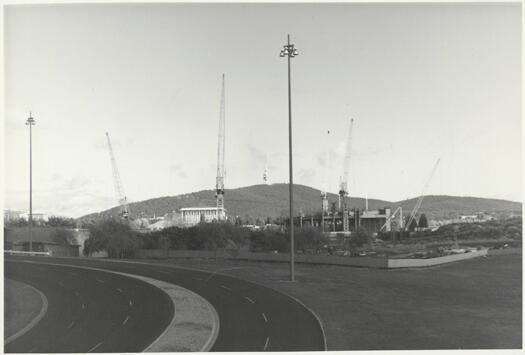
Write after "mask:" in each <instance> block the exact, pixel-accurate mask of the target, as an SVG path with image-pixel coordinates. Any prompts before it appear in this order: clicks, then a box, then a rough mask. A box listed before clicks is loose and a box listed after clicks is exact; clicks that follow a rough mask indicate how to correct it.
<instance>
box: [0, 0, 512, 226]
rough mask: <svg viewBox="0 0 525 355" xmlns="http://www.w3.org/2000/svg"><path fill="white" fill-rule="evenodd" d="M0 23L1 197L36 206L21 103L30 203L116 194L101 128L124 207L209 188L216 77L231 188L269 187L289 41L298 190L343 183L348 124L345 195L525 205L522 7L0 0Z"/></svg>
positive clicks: (99, 206)
mask: <svg viewBox="0 0 525 355" xmlns="http://www.w3.org/2000/svg"><path fill="white" fill-rule="evenodd" d="M4 16H5V18H4V30H5V31H4V36H5V37H4V65H5V66H4V70H5V78H4V90H5V97H4V104H5V107H4V113H5V115H4V122H3V137H4V168H5V169H4V171H5V173H4V185H5V186H4V207H5V208H12V209H20V210H28V205H29V132H28V130H29V129H28V126H26V125H25V120H26V119H27V117H28V115H29V112H30V111H32V115H33V117H34V118H35V120H36V125H35V126H34V127H33V141H32V143H33V211H34V212H44V213H48V214H55V215H63V216H72V217H78V216H81V215H84V214H87V213H91V212H97V211H101V210H104V209H107V208H110V207H112V206H115V205H116V204H117V197H116V194H115V189H114V185H113V175H112V170H111V164H110V158H109V153H108V147H107V143H106V137H105V132H108V133H109V135H110V137H111V143H112V145H113V151H114V154H115V157H116V161H117V165H118V170H119V172H120V176H121V178H122V185H123V188H124V191H125V194H126V196H127V198H128V200H129V201H141V200H144V199H149V198H154V197H161V196H172V195H178V194H184V193H189V192H193V191H199V190H203V189H213V188H214V187H215V174H216V169H217V168H216V164H217V162H216V160H217V153H216V151H217V140H218V137H217V135H218V125H219V111H220V110H219V109H220V94H221V93H220V90H221V76H222V73H225V78H226V84H225V87H226V92H225V97H226V103H225V104H226V154H225V170H226V177H225V187H226V189H231V188H236V187H242V186H249V185H254V184H261V183H263V180H262V175H263V172H264V167H265V163H266V159H268V163H267V164H268V170H269V182H270V183H285V182H287V181H288V96H287V64H286V59H284V58H280V57H279V52H280V50H281V49H282V46H283V45H284V44H285V42H286V36H287V34H290V36H291V42H292V43H293V44H295V46H296V48H297V49H298V51H299V55H298V56H297V57H295V58H293V59H292V63H291V76H292V119H293V164H294V182H295V183H299V184H304V185H308V186H312V187H315V188H319V189H321V188H323V186H326V188H327V190H328V191H329V192H334V193H337V191H338V189H339V186H338V185H339V180H340V176H341V175H342V173H343V159H344V155H345V145H346V141H347V139H348V130H349V125H350V119H351V118H354V125H353V134H352V144H351V147H352V148H351V160H350V177H349V193H350V196H357V197H365V196H368V197H369V198H377V199H383V200H388V201H399V200H403V199H406V198H413V197H416V196H419V195H420V194H422V193H425V194H435V195H457V196H476V197H487V198H501V199H509V200H514V201H521V132H522V127H521V61H522V58H521V8H520V4H519V3H517V2H516V3H498V4H495V3H427V4H416V3H402V4H401V3H399V4H394V3H376V4H370V3H338V4H313V3H312V4H249V5H248V4H181V3H179V4H169V3H163V4H123V3H121V4H90V5H86V4H60V5H7V6H5V7H4ZM328 131H330V134H329V135H328V134H327V132H328ZM327 152H328V156H329V159H328V161H327V159H326V156H327ZM438 158H440V159H441V160H440V163H439V166H438V168H437V170H436V173H435V175H434V176H433V178H432V179H431V181H430V183H429V185H428V188H427V189H426V190H425V189H424V186H425V183H426V181H427V180H428V179H429V177H430V175H431V171H432V168H433V166H434V164H435V162H436V161H437V159H438ZM325 175H326V176H327V178H326V180H325V179H324V176H325ZM225 205H226V207H227V205H228V197H227V194H226V197H225Z"/></svg>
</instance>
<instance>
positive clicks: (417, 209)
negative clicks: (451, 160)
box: [405, 158, 441, 230]
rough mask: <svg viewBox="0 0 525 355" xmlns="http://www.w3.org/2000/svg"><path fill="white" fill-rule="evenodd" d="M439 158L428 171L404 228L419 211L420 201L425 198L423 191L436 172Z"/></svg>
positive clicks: (408, 226)
mask: <svg viewBox="0 0 525 355" xmlns="http://www.w3.org/2000/svg"><path fill="white" fill-rule="evenodd" d="M440 160H441V158H438V160H437V161H436V163H435V164H434V167H433V168H432V172H431V173H430V177H429V178H428V180H427V182H426V183H425V185H424V186H423V190H422V191H421V195H420V196H419V198H418V199H417V202H416V205H415V206H414V208H413V209H412V213H410V218H409V219H408V223H407V224H406V225H405V228H406V230H408V229H409V228H410V224H411V223H412V221H413V220H414V218H415V217H416V213H417V211H419V208H420V207H421V203H423V199H424V198H425V192H426V191H427V188H428V185H430V181H432V178H433V177H434V174H435V173H436V170H437V167H438V165H439V161H440Z"/></svg>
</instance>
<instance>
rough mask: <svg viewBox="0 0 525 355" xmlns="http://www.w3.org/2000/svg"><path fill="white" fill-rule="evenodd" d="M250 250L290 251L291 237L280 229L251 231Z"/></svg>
mask: <svg viewBox="0 0 525 355" xmlns="http://www.w3.org/2000/svg"><path fill="white" fill-rule="evenodd" d="M250 251H253V252H262V251H278V252H279V253H284V252H289V251H290V242H289V238H286V236H285V234H284V233H283V232H280V231H275V230H262V231H254V232H251V233H250Z"/></svg>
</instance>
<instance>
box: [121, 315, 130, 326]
mask: <svg viewBox="0 0 525 355" xmlns="http://www.w3.org/2000/svg"><path fill="white" fill-rule="evenodd" d="M128 320H129V316H127V317H126V319H124V321H123V322H122V324H124V325H126V323H127V322H128Z"/></svg>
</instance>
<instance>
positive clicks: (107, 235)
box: [84, 219, 140, 258]
mask: <svg viewBox="0 0 525 355" xmlns="http://www.w3.org/2000/svg"><path fill="white" fill-rule="evenodd" d="M139 247H140V240H139V239H138V237H137V235H136V234H135V232H133V231H132V230H131V227H130V226H129V225H128V224H125V223H122V222H120V221H117V220H114V219H107V220H105V221H102V222H99V223H96V224H93V225H91V226H89V238H88V239H87V240H86V242H85V244H84V255H86V256H87V255H90V254H91V253H93V252H97V251H103V250H106V251H107V253H108V256H109V257H110V258H125V257H131V256H133V255H134V253H135V251H136V250H137V249H138V248H139Z"/></svg>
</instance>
